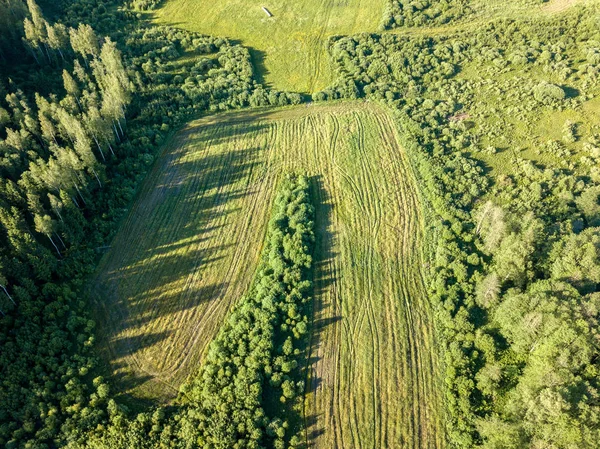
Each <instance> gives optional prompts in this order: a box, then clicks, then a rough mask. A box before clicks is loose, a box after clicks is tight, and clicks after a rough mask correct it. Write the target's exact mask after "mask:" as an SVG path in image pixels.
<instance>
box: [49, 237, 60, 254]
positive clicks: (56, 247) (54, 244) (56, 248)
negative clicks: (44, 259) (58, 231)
mask: <svg viewBox="0 0 600 449" xmlns="http://www.w3.org/2000/svg"><path fill="white" fill-rule="evenodd" d="M48 239H50V241H51V242H52V246H54V249H55V250H56V252H57V253H58V257H62V254H61V253H60V251H59V250H58V246H56V243H54V240H52V237H50V236H48Z"/></svg>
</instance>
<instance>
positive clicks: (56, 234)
mask: <svg viewBox="0 0 600 449" xmlns="http://www.w3.org/2000/svg"><path fill="white" fill-rule="evenodd" d="M54 235H55V236H56V237H57V238H58V240H60V243H61V245H62V247H63V248H64V249H67V245H65V242H64V241H63V239H62V238H61V237H60V235H59V234H58V232H54Z"/></svg>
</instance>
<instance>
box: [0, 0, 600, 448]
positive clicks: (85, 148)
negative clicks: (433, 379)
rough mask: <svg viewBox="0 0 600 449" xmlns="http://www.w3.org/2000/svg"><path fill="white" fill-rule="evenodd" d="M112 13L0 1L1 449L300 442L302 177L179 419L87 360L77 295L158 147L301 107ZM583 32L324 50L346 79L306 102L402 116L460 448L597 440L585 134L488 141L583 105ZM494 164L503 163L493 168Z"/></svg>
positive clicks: (454, 439)
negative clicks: (253, 113)
mask: <svg viewBox="0 0 600 449" xmlns="http://www.w3.org/2000/svg"><path fill="white" fill-rule="evenodd" d="M157 3H158V2H152V1H145V0H134V1H133V2H131V4H128V5H127V6H128V7H129V8H131V9H133V10H142V9H148V8H152V7H154V6H156V4H157ZM469 3H470V2H464V1H455V2H454V1H447V2H427V1H421V2H404V1H396V0H394V1H391V2H390V7H389V9H388V11H387V12H386V14H385V17H384V18H383V24H384V26H385V27H386V28H393V27H400V26H420V25H441V24H444V23H447V22H448V21H450V20H456V19H460V18H466V17H468V15H469V14H470V13H471V9H470V8H469ZM121 6H123V5H120V4H117V2H112V1H102V0H86V1H84V0H72V1H71V0H62V1H58V2H45V3H44V2H40V4H39V5H38V4H36V3H35V1H33V0H28V1H27V2H26V3H25V2H22V1H17V0H0V30H1V32H0V173H1V175H0V178H1V179H0V290H1V291H0V346H1V347H2V351H1V352H0V370H1V371H0V373H1V375H0V445H2V446H3V447H8V448H11V447H12V448H16V447H27V448H52V447H63V446H67V447H73V448H80V447H94V448H103V447H107V448H108V447H119V448H121V447H132V448H134V447H135V448H138V447H190V448H191V447H197V446H198V445H199V446H201V447H202V446H204V447H214V448H218V447H222V448H229V447H240V448H241V447H249V448H251V447H277V448H280V447H289V446H292V447H294V446H297V445H298V444H299V443H300V441H299V439H298V438H297V436H296V434H297V432H298V426H299V425H300V424H299V421H298V416H299V413H300V412H299V410H298V407H297V402H298V399H297V397H298V396H299V395H301V394H302V392H303V385H302V383H301V381H300V379H299V373H298V368H297V364H298V363H299V360H300V357H301V351H300V347H301V345H302V338H303V335H304V334H305V333H306V332H307V331H308V329H307V322H308V319H307V314H308V313H309V308H308V304H309V299H310V282H309V278H310V269H309V268H310V264H311V258H310V253H311V247H312V246H311V245H312V239H313V234H312V232H313V231H312V220H313V217H312V215H313V212H312V206H311V205H310V200H309V194H308V190H309V188H308V181H307V180H306V179H305V178H303V177H289V178H287V179H286V180H284V181H283V182H282V185H281V186H280V194H279V196H278V199H277V201H276V202H275V206H274V212H273V219H272V221H271V223H270V225H269V231H268V236H267V240H266V248H265V251H264V255H263V261H262V264H261V267H260V269H259V271H258V273H257V275H256V279H255V282H254V284H253V287H252V288H251V290H250V291H249V292H248V294H247V295H246V296H245V297H244V298H243V299H242V300H241V301H240V304H239V306H238V307H237V308H236V309H235V311H234V312H233V313H232V315H231V317H230V319H229V320H228V321H227V323H226V324H225V325H224V327H223V329H222V330H221V332H220V333H219V335H218V337H217V338H216V339H215V341H214V343H213V344H212V345H211V349H210V353H209V357H208V359H207V361H206V363H205V364H204V365H203V367H202V368H201V370H200V372H199V374H198V376H197V377H195V378H193V379H191V381H190V382H189V383H188V384H187V385H186V386H185V387H184V388H183V389H182V392H181V395H180V397H179V398H178V401H177V404H176V405H173V406H172V407H166V408H154V409H151V410H148V411H145V412H142V413H136V412H134V411H132V410H127V407H125V406H124V405H123V404H121V403H120V402H119V398H118V394H117V393H118V392H115V391H113V390H114V388H112V385H111V382H110V380H109V379H108V373H104V372H103V371H102V364H100V363H99V361H98V360H97V355H96V353H95V352H94V340H95V337H94V327H95V322H94V320H93V317H92V315H91V313H90V312H89V305H88V303H87V299H86V298H85V296H84V295H83V293H82V292H83V289H82V286H83V284H84V281H85V278H86V276H88V275H89V274H90V273H91V272H93V270H94V268H95V266H96V263H97V262H98V259H99V257H100V256H101V255H102V251H103V248H104V247H105V245H106V244H107V242H109V241H110V238H111V236H112V235H113V234H114V233H115V231H116V227H117V224H118V221H119V219H120V218H121V217H122V216H123V213H124V211H125V210H126V208H127V206H128V205H129V203H130V201H131V200H132V198H133V196H134V194H135V192H136V189H137V187H138V185H139V183H140V181H141V179H142V178H143V176H144V174H145V173H146V172H147V170H148V168H149V167H150V166H151V164H152V162H153V160H154V157H155V155H156V153H157V150H158V148H159V147H160V145H161V143H162V142H163V141H164V139H165V138H166V137H167V136H168V135H169V133H170V132H171V131H173V130H174V129H176V128H177V127H178V126H180V125H181V124H183V123H184V122H185V121H186V120H188V119H189V118H191V117H194V116H196V115H197V114H199V113H202V112H203V111H222V110H227V109H232V108H241V107H254V106H267V105H287V104H298V103H300V102H301V100H302V99H301V96H300V95H298V94H294V93H283V92H277V91H274V90H271V89H267V88H264V87H263V86H261V85H259V84H258V83H257V82H256V81H255V76H254V69H253V67H252V63H251V59H250V55H249V52H248V50H247V49H245V48H243V47H242V46H240V45H237V44H234V43H231V42H229V41H227V40H225V39H218V38H213V37H210V36H202V35H198V34H194V33H189V32H184V31H181V30H176V29H172V28H167V27H155V26H152V25H149V24H147V23H146V22H144V21H143V20H142V19H141V16H138V15H137V13H136V12H135V11H132V10H130V9H128V8H122V7H121ZM597 17H598V11H597V10H595V9H592V7H590V9H589V10H586V9H582V10H581V11H580V12H577V13H572V14H567V15H564V16H559V17H556V18H554V19H547V20H548V21H547V22H543V23H542V22H536V21H531V22H513V21H497V22H491V23H490V24H489V25H486V26H485V27H482V28H481V29H480V30H479V32H478V33H473V32H460V31H457V32H456V33H455V35H453V36H451V37H448V36H440V37H435V38H433V37H409V36H400V35H392V34H373V35H361V36H354V37H336V38H332V40H331V42H330V55H331V58H332V61H333V63H334V65H335V67H336V73H337V74H338V81H337V82H336V84H335V85H333V86H332V87H331V88H330V89H327V90H325V91H323V92H319V93H317V94H315V95H314V97H313V98H314V100H316V101H325V100H333V99H356V98H366V99H369V100H372V101H379V102H382V103H384V104H386V105H387V106H388V107H390V108H391V109H393V110H395V111H396V114H397V119H398V122H399V126H400V127H401V130H402V131H403V135H404V136H405V137H404V139H405V142H404V144H405V146H406V147H407V148H408V149H409V155H410V157H411V159H412V162H413V165H414V168H415V171H416V172H417V174H418V175H419V177H420V185H421V188H422V190H423V201H424V202H425V206H426V209H427V213H428V214H429V215H430V216H431V217H432V220H430V221H429V223H431V224H430V228H429V229H428V235H429V238H430V242H429V246H428V248H429V250H430V251H429V252H430V265H429V267H430V268H429V273H428V278H427V281H428V285H429V293H430V298H431V301H432V303H433V304H434V307H435V310H436V321H437V327H438V328H437V331H438V335H439V340H440V342H441V346H442V348H443V355H444V368H445V381H446V382H445V388H446V404H447V417H446V420H447V423H448V425H447V427H448V438H449V440H450V444H451V447H457V448H471V447H484V448H487V449H501V448H502V449H506V448H515V449H517V448H523V447H531V448H545V447H548V448H557V449H558V448H561V449H562V448H565V449H571V448H573V449H574V448H595V447H597V441H598V440H600V401H599V399H598V398H599V396H600V385H599V382H598V371H599V370H600V345H599V337H600V335H599V333H598V318H599V313H600V292H599V285H600V201H599V200H600V169H599V168H598V167H599V166H600V165H599V162H600V129H598V127H596V128H593V127H590V128H589V129H591V131H586V134H585V135H582V134H581V130H580V126H579V125H578V124H577V123H574V122H569V121H565V122H564V126H562V138H561V139H556V140H548V141H543V142H538V143H536V144H535V145H534V144H532V147H531V148H529V149H528V150H527V151H521V149H519V148H513V147H512V146H511V145H505V146H503V145H501V144H499V142H501V141H502V139H501V138H502V136H503V135H504V134H506V132H507V130H510V129H511V127H513V126H515V125H514V123H512V122H511V121H510V120H508V119H507V118H506V117H505V116H503V111H504V112H505V113H506V114H508V115H510V116H511V117H516V118H517V119H518V120H520V121H522V122H523V123H525V124H527V126H530V127H531V129H532V130H533V127H534V121H535V118H534V117H535V116H536V114H541V113H552V112H557V113H558V112H563V111H569V110H573V111H577V110H581V108H582V107H583V105H584V103H585V102H586V101H588V100H590V99H592V98H597V96H598V94H599V93H600V86H599V84H598V83H599V76H600V31H599V29H598V26H597ZM189 56H194V57H193V58H190V57H189ZM471 67H475V68H476V69H475V71H474V72H475V74H474V73H473V71H470V70H469V69H470V68H471ZM482 91H483V92H486V93H487V97H485V98H482V96H481V95H480V93H481V92H482ZM532 132H533V131H532ZM507 147H508V148H507ZM506 152H508V153H509V154H512V156H511V157H510V158H509V159H510V161H509V166H507V167H500V166H498V167H495V166H491V165H490V164H492V162H490V161H491V160H492V158H494V157H496V156H502V154H503V153H506ZM529 156H530V157H529ZM266 398H271V399H269V400H267V399H266ZM272 398H277V400H272Z"/></svg>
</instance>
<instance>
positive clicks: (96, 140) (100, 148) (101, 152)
mask: <svg viewBox="0 0 600 449" xmlns="http://www.w3.org/2000/svg"><path fill="white" fill-rule="evenodd" d="M92 138H93V139H94V142H96V145H97V146H98V149H99V150H100V154H101V155H102V160H103V161H104V162H106V158H105V157H104V151H102V147H101V146H100V144H99V143H98V139H96V136H95V135H94V133H92Z"/></svg>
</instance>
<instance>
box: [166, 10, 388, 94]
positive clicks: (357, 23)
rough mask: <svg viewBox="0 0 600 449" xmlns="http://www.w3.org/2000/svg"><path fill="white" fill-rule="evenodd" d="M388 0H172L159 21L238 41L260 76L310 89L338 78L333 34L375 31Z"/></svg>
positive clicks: (281, 85)
mask: <svg viewBox="0 0 600 449" xmlns="http://www.w3.org/2000/svg"><path fill="white" fill-rule="evenodd" d="M386 1H387V0H342V1H339V0H299V1H295V2H289V1H284V0H268V1H265V2H262V3H261V2H255V1H249V0H223V1H209V0H169V1H167V2H165V5H164V6H163V7H162V8H161V9H159V10H158V11H156V12H155V17H156V21H157V22H158V23H159V24H163V25H172V26H176V27H179V28H183V29H187V30H190V31H197V32H200V33H203V34H209V35H211V36H219V37H225V38H228V39H233V40H237V41H239V42H241V43H242V44H243V45H244V46H246V47H249V48H250V50H251V53H252V57H253V60H254V65H255V67H256V69H257V70H258V74H259V76H260V77H261V78H262V79H261V81H264V82H265V83H266V84H267V85H270V86H272V87H274V88H276V89H279V90H287V91H294V92H301V93H308V94H311V93H313V92H317V91H320V90H322V89H324V88H326V87H328V86H329V85H330V84H331V82H332V81H333V78H334V77H333V73H332V71H331V67H330V64H329V57H328V55H327V47H326V45H327V39H328V37H329V36H332V35H336V34H345V35H347V34H356V33H361V32H374V31H376V30H377V29H378V28H379V25H380V23H381V19H382V16H383V10H384V7H385V5H386ZM263 6H264V7H266V8H268V10H269V11H270V12H271V13H272V14H273V17H267V15H266V14H265V12H264V11H263V10H262V7H263Z"/></svg>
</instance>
